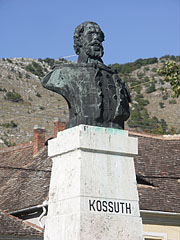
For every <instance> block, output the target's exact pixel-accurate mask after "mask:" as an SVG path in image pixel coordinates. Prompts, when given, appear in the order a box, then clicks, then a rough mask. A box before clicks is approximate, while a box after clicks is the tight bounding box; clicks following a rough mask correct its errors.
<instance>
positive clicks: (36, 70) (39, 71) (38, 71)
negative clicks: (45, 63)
mask: <svg viewBox="0 0 180 240" xmlns="http://www.w3.org/2000/svg"><path fill="white" fill-rule="evenodd" d="M26 71H28V72H31V73H33V74H34V75H37V76H38V77H43V76H44V73H43V68H42V67H41V65H40V64H39V63H37V62H35V61H33V62H32V64H28V65H27V66H26Z"/></svg>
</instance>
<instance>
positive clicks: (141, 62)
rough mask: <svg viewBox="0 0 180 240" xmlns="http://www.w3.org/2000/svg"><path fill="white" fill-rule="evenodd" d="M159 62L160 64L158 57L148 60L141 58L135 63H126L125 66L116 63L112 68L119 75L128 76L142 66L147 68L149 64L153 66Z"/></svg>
mask: <svg viewBox="0 0 180 240" xmlns="http://www.w3.org/2000/svg"><path fill="white" fill-rule="evenodd" d="M157 62H158V59H157V58H156V57H154V58H147V59H142V58H139V59H137V60H136V61H135V62H130V63H125V64H118V63H115V64H112V65H110V66H111V67H112V68H114V69H116V70H117V71H118V73H123V74H127V73H130V72H132V71H134V70H136V69H139V68H141V67H142V66H146V65H148V64H153V63H157Z"/></svg>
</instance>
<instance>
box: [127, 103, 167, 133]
mask: <svg viewBox="0 0 180 240" xmlns="http://www.w3.org/2000/svg"><path fill="white" fill-rule="evenodd" d="M128 126H129V127H130V128H136V129H138V128H139V129H141V130H143V131H145V132H148V133H154V134H165V133H167V123H166V122H165V120H163V119H161V120H158V118H157V117H152V118H151V117H150V116H149V114H148V111H147V110H146V109H141V108H139V106H138V105H136V106H135V107H134V110H132V112H131V118H130V119H129V120H128Z"/></svg>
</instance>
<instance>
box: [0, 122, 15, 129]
mask: <svg viewBox="0 0 180 240" xmlns="http://www.w3.org/2000/svg"><path fill="white" fill-rule="evenodd" d="M0 126H2V127H4V128H16V127H17V124H16V123H15V122H14V121H10V122H8V123H2V124H0Z"/></svg>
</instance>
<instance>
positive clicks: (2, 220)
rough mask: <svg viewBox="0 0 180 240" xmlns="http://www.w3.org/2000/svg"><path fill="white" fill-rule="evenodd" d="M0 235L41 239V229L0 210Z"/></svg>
mask: <svg viewBox="0 0 180 240" xmlns="http://www.w3.org/2000/svg"><path fill="white" fill-rule="evenodd" d="M0 235H4V236H11V235H13V236H16V237H17V236H24V237H25V236H28V237H30V236H33V237H38V238H40V237H42V236H43V229H42V228H40V227H38V226H35V225H34V224H30V223H27V222H26V223H25V222H24V221H22V220H20V219H19V218H17V217H14V216H12V215H10V214H8V213H6V212H5V211H2V210H0Z"/></svg>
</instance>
